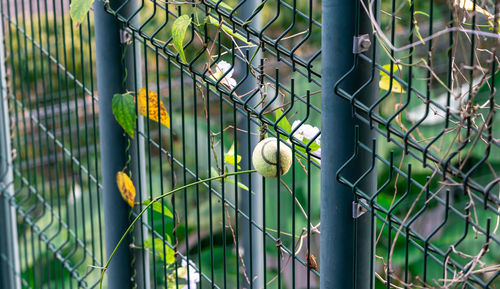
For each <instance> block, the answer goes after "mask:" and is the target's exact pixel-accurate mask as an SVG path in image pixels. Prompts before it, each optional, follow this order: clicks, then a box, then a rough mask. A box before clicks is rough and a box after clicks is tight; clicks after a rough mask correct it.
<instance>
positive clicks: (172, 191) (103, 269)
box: [99, 170, 256, 289]
mask: <svg viewBox="0 0 500 289" xmlns="http://www.w3.org/2000/svg"><path fill="white" fill-rule="evenodd" d="M254 172H256V170H246V171H238V172H230V173H224V174H222V175H219V176H216V177H211V178H207V179H203V180H199V181H196V182H193V183H190V184H187V185H184V186H182V187H179V188H177V189H174V190H171V191H168V192H166V193H164V194H163V195H160V196H158V197H154V198H153V199H152V200H151V202H149V204H147V205H146V206H145V207H144V209H142V210H141V212H140V213H139V214H138V215H137V217H135V219H134V220H133V221H132V223H130V225H129V226H128V228H127V230H126V231H125V233H123V235H122V237H121V239H120V241H118V244H116V246H115V248H114V249H113V252H112V253H111V255H110V256H109V258H108V260H107V261H106V265H105V266H104V267H103V268H102V274H101V280H100V281H99V288H100V289H102V282H103V280H104V273H106V270H107V269H108V267H109V264H110V263H111V260H112V259H113V257H114V255H115V254H116V251H117V250H118V247H120V245H121V244H122V243H123V241H124V240H125V237H127V235H128V233H129V232H130V231H131V230H132V228H133V227H134V225H135V223H137V221H138V220H139V219H140V218H141V216H142V215H143V214H144V213H145V212H146V211H147V210H148V209H149V207H151V206H152V205H153V204H154V203H156V202H158V201H159V200H161V199H163V198H165V197H168V196H170V195H172V194H174V193H176V192H178V191H181V190H184V189H187V188H189V187H192V186H196V185H199V184H201V183H204V182H209V181H213V180H218V179H224V178H226V177H229V176H235V175H242V174H250V173H254Z"/></svg>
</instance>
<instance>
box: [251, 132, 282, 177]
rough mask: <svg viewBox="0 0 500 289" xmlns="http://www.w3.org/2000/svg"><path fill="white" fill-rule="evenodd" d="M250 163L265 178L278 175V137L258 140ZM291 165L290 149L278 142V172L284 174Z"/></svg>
mask: <svg viewBox="0 0 500 289" xmlns="http://www.w3.org/2000/svg"><path fill="white" fill-rule="evenodd" d="M252 163H253V166H254V168H255V169H256V170H257V172H258V173H259V174H261V175H263V176H264V177H266V178H276V177H277V176H278V139H277V138H275V137H268V138H265V139H263V140H262V141H260V142H259V143H258V144H257V145H256V146H255V148H254V149H253V153H252ZM291 166H292V150H291V149H290V148H289V147H288V146H287V145H286V144H284V143H283V141H282V142H281V143H280V151H279V172H280V174H281V175H284V174H286V173H287V172H288V170H289V169H290V167H291Z"/></svg>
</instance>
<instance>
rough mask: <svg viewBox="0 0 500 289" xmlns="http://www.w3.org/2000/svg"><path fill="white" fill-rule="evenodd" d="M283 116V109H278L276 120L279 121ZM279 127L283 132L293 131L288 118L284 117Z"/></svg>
mask: <svg viewBox="0 0 500 289" xmlns="http://www.w3.org/2000/svg"><path fill="white" fill-rule="evenodd" d="M282 115H283V112H282V111H281V109H277V110H276V120H278V119H279V118H280V117H281V116H282ZM278 126H279V127H281V128H282V129H283V130H285V131H286V132H288V133H289V132H291V131H292V126H291V125H290V122H289V121H288V119H286V116H285V117H283V118H282V119H281V120H280V121H279V122H278Z"/></svg>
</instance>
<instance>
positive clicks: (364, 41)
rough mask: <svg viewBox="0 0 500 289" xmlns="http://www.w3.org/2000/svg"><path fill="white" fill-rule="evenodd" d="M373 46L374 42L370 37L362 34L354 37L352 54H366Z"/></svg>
mask: <svg viewBox="0 0 500 289" xmlns="http://www.w3.org/2000/svg"><path fill="white" fill-rule="evenodd" d="M371 45H372V42H371V40H370V35H368V34H361V35H359V36H354V38H353V41H352V53H353V54H360V53H362V52H365V51H367V50H368V48H370V46H371Z"/></svg>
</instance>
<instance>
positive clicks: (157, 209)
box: [142, 200, 174, 219]
mask: <svg viewBox="0 0 500 289" xmlns="http://www.w3.org/2000/svg"><path fill="white" fill-rule="evenodd" d="M149 203H151V201H150V200H145V201H144V202H142V204H143V205H144V206H147V205H149ZM151 208H152V209H153V211H155V212H157V213H160V214H163V215H164V216H166V217H169V218H170V219H173V218H174V215H173V214H172V211H170V209H169V208H167V206H162V205H161V204H160V203H159V202H154V203H153V204H152V205H151ZM162 209H163V211H162Z"/></svg>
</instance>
